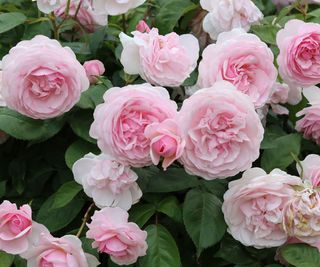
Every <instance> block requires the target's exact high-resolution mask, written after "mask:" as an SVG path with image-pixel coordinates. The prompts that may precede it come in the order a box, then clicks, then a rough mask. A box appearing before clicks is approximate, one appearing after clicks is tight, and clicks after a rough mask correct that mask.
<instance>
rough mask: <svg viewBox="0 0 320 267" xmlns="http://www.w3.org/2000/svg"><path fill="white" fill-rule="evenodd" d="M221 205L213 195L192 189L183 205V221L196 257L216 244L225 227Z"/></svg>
mask: <svg viewBox="0 0 320 267" xmlns="http://www.w3.org/2000/svg"><path fill="white" fill-rule="evenodd" d="M221 206H222V203H221V201H220V200H219V199H218V198H217V197H216V196H215V195H213V194H211V193H209V192H203V191H201V190H200V189H192V190H190V191H189V192H188V194H187V195H186V199H185V201H184V204H183V221H184V225H185V227H186V230H187V232H188V234H189V236H190V237H191V239H192V241H193V243H194V244H195V246H196V247H197V251H198V256H200V254H201V252H202V251H203V249H206V248H209V247H211V246H213V245H215V244H216V243H218V242H219V241H220V240H221V239H222V237H223V236H224V234H225V232H226V229H227V226H226V223H225V221H224V217H223V214H222V211H221Z"/></svg>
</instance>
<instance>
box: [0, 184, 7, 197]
mask: <svg viewBox="0 0 320 267" xmlns="http://www.w3.org/2000/svg"><path fill="white" fill-rule="evenodd" d="M6 189H7V181H1V182H0V198H3V197H4V196H5V194H6Z"/></svg>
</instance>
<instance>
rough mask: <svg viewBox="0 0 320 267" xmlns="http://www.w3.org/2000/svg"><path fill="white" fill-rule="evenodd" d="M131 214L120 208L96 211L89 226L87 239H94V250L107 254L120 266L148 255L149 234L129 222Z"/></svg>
mask: <svg viewBox="0 0 320 267" xmlns="http://www.w3.org/2000/svg"><path fill="white" fill-rule="evenodd" d="M128 217H129V214H128V213H127V212H126V211H124V210H122V209H120V208H104V209H102V210H100V211H96V212H95V213H94V215H93V216H92V218H91V219H92V222H91V223H90V224H88V227H89V231H88V232H87V238H89V239H93V240H94V242H93V243H92V247H93V248H98V250H99V252H102V253H107V254H109V255H110V256H111V260H112V261H113V262H115V263H116V264H119V265H129V264H132V263H135V262H136V261H137V259H138V257H142V256H144V255H146V251H147V248H148V245H147V242H146V238H147V232H146V231H142V230H141V229H140V228H139V226H138V225H136V224H135V223H131V222H128Z"/></svg>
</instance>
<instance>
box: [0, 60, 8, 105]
mask: <svg viewBox="0 0 320 267" xmlns="http://www.w3.org/2000/svg"><path fill="white" fill-rule="evenodd" d="M0 63H1V62H0ZM0 67H1V65H0ZM6 105H7V104H6V101H4V99H3V96H2V71H1V70H0V107H5V106H6Z"/></svg>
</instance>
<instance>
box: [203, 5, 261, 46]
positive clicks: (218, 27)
mask: <svg viewBox="0 0 320 267" xmlns="http://www.w3.org/2000/svg"><path fill="white" fill-rule="evenodd" d="M200 4H201V6H202V8H203V9H205V10H207V11H209V13H208V14H207V15H206V17H205V18H204V20H203V29H204V31H206V32H207V33H209V35H210V37H211V39H213V40H217V39H218V35H219V34H220V33H222V32H228V31H231V30H232V29H235V28H242V29H244V30H245V31H246V32H248V31H249V30H250V26H251V25H252V24H257V23H258V22H259V21H260V20H262V19H263V14H262V13H261V11H260V10H259V8H257V7H256V5H255V4H254V3H253V2H252V1H250V0H201V1H200Z"/></svg>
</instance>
